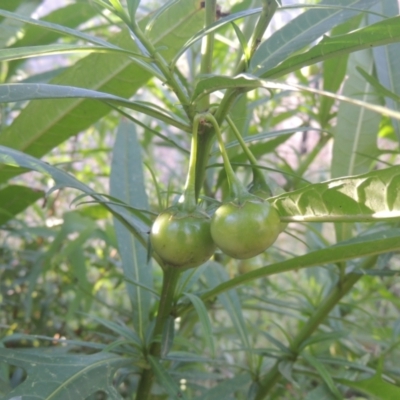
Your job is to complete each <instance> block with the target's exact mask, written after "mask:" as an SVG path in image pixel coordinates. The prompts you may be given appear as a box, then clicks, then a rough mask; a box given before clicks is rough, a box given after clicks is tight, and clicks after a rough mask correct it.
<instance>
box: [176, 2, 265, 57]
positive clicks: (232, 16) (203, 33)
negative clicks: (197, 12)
mask: <svg viewBox="0 0 400 400" xmlns="http://www.w3.org/2000/svg"><path fill="white" fill-rule="evenodd" d="M261 10H262V8H261V7H258V8H253V9H250V10H245V11H239V12H237V13H234V14H230V15H228V16H227V17H224V18H221V19H219V20H218V21H216V22H214V23H213V24H211V25H210V26H208V27H206V28H204V29H202V30H201V31H200V32H198V33H196V34H195V35H194V36H193V37H192V38H190V39H189V40H188V41H187V42H186V43H185V44H184V45H183V46H182V47H181V48H180V49H179V51H178V52H177V54H176V55H175V57H174V59H173V60H172V62H171V64H172V65H174V64H175V63H176V62H177V61H178V59H179V57H180V56H181V55H182V54H183V53H184V52H185V51H186V50H187V49H188V48H189V47H190V46H191V45H192V44H193V43H196V42H197V41H198V40H200V39H201V38H203V37H204V36H206V35H208V34H209V33H211V32H214V31H215V30H217V29H218V28H221V27H222V26H224V25H226V24H229V23H231V22H232V21H236V20H237V19H239V18H244V17H249V16H251V15H255V14H259V13H260V12H261Z"/></svg>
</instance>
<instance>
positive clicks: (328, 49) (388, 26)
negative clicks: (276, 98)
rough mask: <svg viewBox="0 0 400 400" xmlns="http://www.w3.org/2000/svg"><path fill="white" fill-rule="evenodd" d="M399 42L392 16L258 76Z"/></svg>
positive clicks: (398, 20) (327, 40) (397, 21)
mask: <svg viewBox="0 0 400 400" xmlns="http://www.w3.org/2000/svg"><path fill="white" fill-rule="evenodd" d="M396 42H400V17H399V16H397V17H393V18H389V19H386V20H384V21H381V22H378V23H376V24H373V25H370V26H367V27H364V28H361V29H358V30H356V31H354V32H351V33H347V34H345V35H339V36H333V37H329V36H324V38H323V39H322V40H321V41H320V42H319V43H318V44H317V45H316V46H314V47H312V48H311V49H310V50H309V51H306V52H304V53H302V54H298V55H295V56H292V57H290V58H288V59H286V60H285V61H283V62H282V63H281V64H280V65H278V66H277V67H275V68H272V69H270V70H269V71H267V72H265V73H264V74H262V75H261V77H262V78H276V77H278V76H282V75H285V74H288V73H289V72H292V71H295V70H297V69H300V68H302V67H304V66H306V65H311V64H315V63H317V62H320V61H324V60H327V59H330V58H333V57H338V56H340V55H343V54H349V53H352V52H355V51H358V50H363V49H367V48H370V47H376V46H383V45H385V44H389V43H396Z"/></svg>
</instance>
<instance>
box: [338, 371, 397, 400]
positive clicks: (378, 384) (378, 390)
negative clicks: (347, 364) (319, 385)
mask: <svg viewBox="0 0 400 400" xmlns="http://www.w3.org/2000/svg"><path fill="white" fill-rule="evenodd" d="M335 381H336V382H338V383H340V384H342V385H346V386H348V387H351V388H353V389H356V390H359V391H361V392H363V393H366V394H368V395H372V396H374V398H377V399H379V400H389V399H391V400H396V399H398V398H399V397H400V387H399V386H397V385H394V384H393V383H389V382H388V381H385V380H384V379H383V378H382V376H381V375H380V374H378V373H377V374H376V375H374V376H373V377H372V378H368V379H363V380H360V381H351V380H349V379H342V378H336V379H335Z"/></svg>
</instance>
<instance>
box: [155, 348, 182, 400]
mask: <svg viewBox="0 0 400 400" xmlns="http://www.w3.org/2000/svg"><path fill="white" fill-rule="evenodd" d="M148 360H149V363H150V366H151V369H152V370H153V372H154V375H155V376H156V378H157V380H158V383H159V384H160V385H161V387H162V388H163V389H164V390H165V391H166V392H167V393H168V394H169V395H170V396H171V399H173V400H187V397H186V395H185V393H184V392H182V390H180V388H179V387H178V385H177V384H176V383H175V381H174V380H173V379H172V378H171V376H170V375H169V374H168V371H167V370H166V369H165V368H164V367H163V366H162V365H161V363H160V360H158V359H157V358H155V357H152V356H149V357H148Z"/></svg>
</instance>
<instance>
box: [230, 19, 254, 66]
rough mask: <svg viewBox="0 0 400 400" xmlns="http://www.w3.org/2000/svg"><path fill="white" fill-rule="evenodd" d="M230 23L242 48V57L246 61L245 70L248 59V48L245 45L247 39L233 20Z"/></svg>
mask: <svg viewBox="0 0 400 400" xmlns="http://www.w3.org/2000/svg"><path fill="white" fill-rule="evenodd" d="M231 25H232V26H233V29H234V30H235V33H236V36H237V38H238V39H239V43H240V47H241V48H242V52H243V57H244V60H245V63H246V70H247V67H248V64H249V61H250V48H249V46H248V45H247V39H246V37H245V36H244V34H243V32H242V31H241V30H240V28H239V27H238V26H237V25H236V24H235V23H234V22H231Z"/></svg>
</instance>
